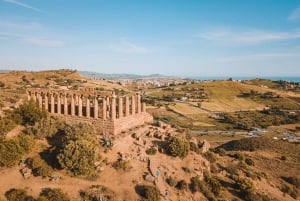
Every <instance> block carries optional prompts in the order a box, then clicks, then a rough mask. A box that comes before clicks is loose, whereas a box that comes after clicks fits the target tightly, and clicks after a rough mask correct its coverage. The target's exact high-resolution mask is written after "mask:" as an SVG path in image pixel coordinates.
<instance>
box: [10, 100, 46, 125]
mask: <svg viewBox="0 0 300 201" xmlns="http://www.w3.org/2000/svg"><path fill="white" fill-rule="evenodd" d="M12 115H13V119H14V120H15V121H16V123H22V124H23V125H26V124H29V125H34V124H35V123H36V122H37V121H39V120H41V119H43V118H45V117H46V112H45V111H43V110H41V109H40V108H39V106H38V105H37V104H36V102H34V101H33V100H31V101H29V102H25V103H24V104H23V105H20V107H19V108H17V109H16V110H15V112H14V113H13V114H12ZM19 118H21V122H18V121H19Z"/></svg>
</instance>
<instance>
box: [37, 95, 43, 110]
mask: <svg viewBox="0 0 300 201" xmlns="http://www.w3.org/2000/svg"><path fill="white" fill-rule="evenodd" d="M38 101H39V107H40V108H43V99H42V95H41V94H40V93H38Z"/></svg>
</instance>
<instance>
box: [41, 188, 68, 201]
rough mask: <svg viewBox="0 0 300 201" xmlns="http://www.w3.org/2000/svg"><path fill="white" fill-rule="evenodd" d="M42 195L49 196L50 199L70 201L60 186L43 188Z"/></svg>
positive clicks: (51, 200) (52, 200)
mask: <svg viewBox="0 0 300 201" xmlns="http://www.w3.org/2000/svg"><path fill="white" fill-rule="evenodd" d="M40 196H41V197H42V196H43V197H44V198H47V199H48V200H49V201H70V198H69V197H68V195H67V194H65V193H64V192H62V190H61V189H59V188H53V189H52V188H44V189H42V192H41V193H40ZM44 198H43V199H44Z"/></svg>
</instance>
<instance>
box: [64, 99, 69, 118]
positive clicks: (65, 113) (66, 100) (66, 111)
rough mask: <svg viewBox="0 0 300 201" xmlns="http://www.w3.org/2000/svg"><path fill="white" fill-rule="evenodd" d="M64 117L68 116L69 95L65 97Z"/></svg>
mask: <svg viewBox="0 0 300 201" xmlns="http://www.w3.org/2000/svg"><path fill="white" fill-rule="evenodd" d="M64 115H68V98H67V94H65V96H64Z"/></svg>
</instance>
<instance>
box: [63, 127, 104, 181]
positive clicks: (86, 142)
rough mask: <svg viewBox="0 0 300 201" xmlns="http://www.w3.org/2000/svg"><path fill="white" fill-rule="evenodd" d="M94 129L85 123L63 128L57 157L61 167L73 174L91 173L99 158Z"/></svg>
mask: <svg viewBox="0 0 300 201" xmlns="http://www.w3.org/2000/svg"><path fill="white" fill-rule="evenodd" d="M97 145H98V143H97V140H96V137H95V135H94V130H93V128H92V127H91V126H89V125H87V124H76V125H73V126H68V127H67V128H66V129H65V137H64V139H63V144H62V146H61V148H60V151H59V154H58V155H57V159H58V162H59V164H60V165H61V167H62V168H66V169H68V170H69V171H71V172H72V173H73V175H86V176H88V175H92V174H93V173H94V172H95V165H94V164H95V162H96V161H97V160H98V159H99V151H98V146H97Z"/></svg>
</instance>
